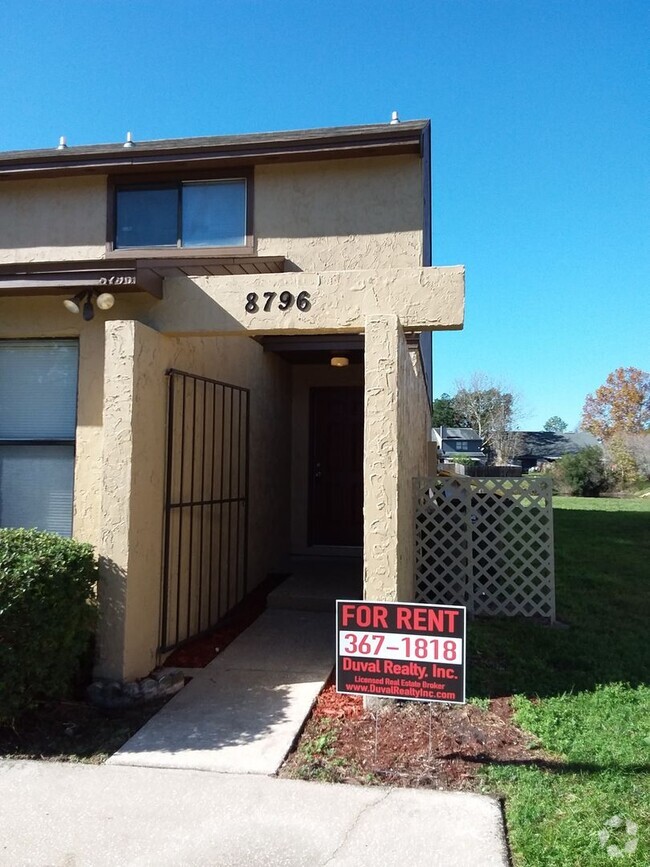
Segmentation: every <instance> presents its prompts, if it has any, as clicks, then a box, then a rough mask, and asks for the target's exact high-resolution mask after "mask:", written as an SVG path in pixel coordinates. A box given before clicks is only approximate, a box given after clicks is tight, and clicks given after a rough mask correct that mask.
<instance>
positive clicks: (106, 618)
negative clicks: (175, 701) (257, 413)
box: [95, 321, 165, 680]
mask: <svg viewBox="0 0 650 867" xmlns="http://www.w3.org/2000/svg"><path fill="white" fill-rule="evenodd" d="M164 341H165V338H164V337H162V336H161V335H160V334H158V333H157V332H155V331H152V330H151V329H150V328H147V327H146V326H145V325H141V324H140V323H138V322H134V321H114V322H107V323H106V343H105V347H106V351H105V369H104V417H103V420H104V443H103V455H102V492H101V544H100V548H99V554H100V581H99V588H98V592H99V605H100V622H99V630H98V635H99V659H98V664H97V667H96V672H95V673H96V676H98V677H109V678H115V679H117V680H129V679H132V678H136V677H140V676H143V675H146V674H148V673H149V671H151V669H152V668H153V667H154V666H155V663H156V650H157V645H158V627H159V608H160V559H161V540H162V518H163V508H162V505H163V484H164V448H165V444H164V435H165V377H164V375H163V371H164V358H163V357H161V356H162V355H163V354H164V347H163V342H164Z"/></svg>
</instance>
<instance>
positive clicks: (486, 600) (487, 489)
mask: <svg viewBox="0 0 650 867" xmlns="http://www.w3.org/2000/svg"><path fill="white" fill-rule="evenodd" d="M415 497H416V509H415V535H416V555H415V581H416V601H418V602H437V603H447V604H449V605H466V606H467V609H468V611H469V612H471V613H473V614H487V615H509V616H514V615H523V616H525V617H542V618H545V619H547V620H550V621H551V622H553V621H554V620H555V575H554V558H553V504H552V487H551V480H550V479H547V478H540V477H536V478H533V477H523V478H508V479H499V478H496V479H495V478H470V477H468V476H453V477H439V478H433V479H416V480H415Z"/></svg>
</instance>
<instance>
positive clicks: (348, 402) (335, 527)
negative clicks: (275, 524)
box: [309, 386, 363, 546]
mask: <svg viewBox="0 0 650 867" xmlns="http://www.w3.org/2000/svg"><path fill="white" fill-rule="evenodd" d="M309 470H310V491H309V544H310V545H345V546H348V545H355V546H356V545H358V546H360V545H362V544H363V388H361V387H359V386H351V387H335V388H329V387H328V388H312V389H311V391H310V467H309Z"/></svg>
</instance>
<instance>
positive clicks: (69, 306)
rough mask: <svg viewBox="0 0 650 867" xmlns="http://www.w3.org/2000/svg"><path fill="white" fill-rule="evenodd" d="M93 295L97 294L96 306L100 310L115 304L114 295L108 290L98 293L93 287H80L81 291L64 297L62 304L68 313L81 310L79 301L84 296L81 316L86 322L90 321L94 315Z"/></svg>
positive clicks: (107, 308)
mask: <svg viewBox="0 0 650 867" xmlns="http://www.w3.org/2000/svg"><path fill="white" fill-rule="evenodd" d="M93 295H97V306H98V307H99V309H100V310H110V309H111V307H112V306H113V304H115V296H114V295H111V293H110V292H101V293H99V294H98V293H97V292H96V290H95V289H82V291H81V292H77V294H76V295H75V296H74V298H66V299H65V301H64V302H63V306H64V307H65V309H66V310H68V311H69V312H70V313H79V311H80V310H81V301H82V299H84V298H85V301H84V305H83V317H84V319H85V320H86V322H90V320H91V319H92V318H93V316H94V315H95V310H94V308H93Z"/></svg>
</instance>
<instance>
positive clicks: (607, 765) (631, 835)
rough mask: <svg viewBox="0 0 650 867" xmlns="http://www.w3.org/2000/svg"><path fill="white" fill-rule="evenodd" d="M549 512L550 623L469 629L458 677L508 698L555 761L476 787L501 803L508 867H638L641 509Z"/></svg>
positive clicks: (646, 540)
mask: <svg viewBox="0 0 650 867" xmlns="http://www.w3.org/2000/svg"><path fill="white" fill-rule="evenodd" d="M554 505H555V548H556V587H557V611H558V617H559V619H560V621H562V623H563V624H564V626H563V627H559V628H548V627H545V626H541V625H534V624H531V623H522V622H519V621H514V620H512V621H508V620H494V621H481V622H475V623H474V624H472V627H471V629H470V639H469V640H470V656H469V677H470V678H471V682H470V695H473V696H474V697H476V698H481V697H487V696H497V695H511V694H513V693H514V694H517V698H516V700H515V706H516V708H517V721H518V723H519V724H520V725H521V726H522V727H523V728H525V729H527V730H529V731H530V732H532V733H533V734H534V735H535V736H536V737H537V739H538V741H539V744H540V746H541V747H542V748H543V749H544V750H545V751H547V752H551V753H552V754H554V755H555V756H557V759H556V760H553V761H550V762H543V761H539V760H537V759H536V758H535V755H534V752H533V753H531V760H530V762H526V763H524V764H519V765H517V766H513V765H504V766H495V765H491V766H490V767H488V768H487V770H486V774H485V782H486V787H487V788H488V789H489V790H491V791H499V792H502V793H503V794H505V796H506V813H507V818H508V827H509V834H510V843H511V846H512V849H513V852H514V857H515V863H516V864H517V865H522V867H523V865H526V867H528V865H539V867H565V865H566V867H573V865H575V867H584V865H588V867H592V865H593V867H597V865H608V864H611V863H612V861H617V860H618V861H620V863H624V864H629V865H643V867H648V865H650V782H649V774H648V771H649V770H650V688H649V687H648V685H647V684H648V683H649V682H650V640H649V636H650V629H649V620H650V616H649V615H650V500H649V499H643V500H642V499H627V500H614V499H579V498H572V497H558V498H556V499H555V504H554ZM599 835H600V836H599ZM605 837H607V839H605ZM626 845H627V847H628V850H630V849H634V847H635V846H636V848H635V850H634V851H633V852H630V851H626V850H625V846H626ZM607 847H617V848H615V849H611V848H610V850H609V852H608V849H607Z"/></svg>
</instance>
